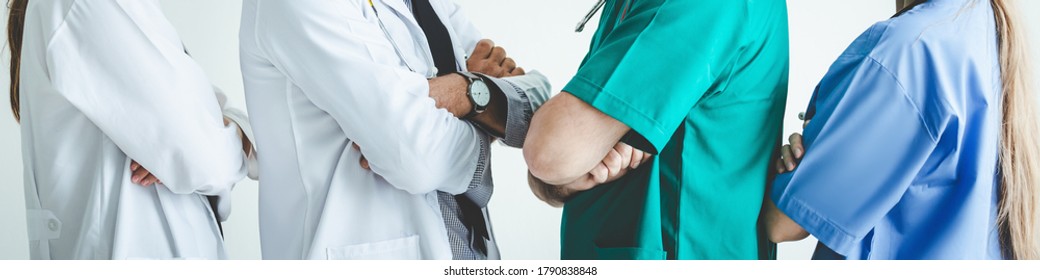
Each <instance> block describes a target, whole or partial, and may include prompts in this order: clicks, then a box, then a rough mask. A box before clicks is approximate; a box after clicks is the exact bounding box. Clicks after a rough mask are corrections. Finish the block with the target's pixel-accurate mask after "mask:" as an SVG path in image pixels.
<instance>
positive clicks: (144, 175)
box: [130, 161, 162, 187]
mask: <svg viewBox="0 0 1040 280" xmlns="http://www.w3.org/2000/svg"><path fill="white" fill-rule="evenodd" d="M130 172H131V173H133V176H131V177H130V182H133V183H134V184H139V185H142V186H146V187H147V186H151V185H153V184H156V183H159V184H162V181H159V179H158V178H155V175H154V174H152V173H151V172H148V169H144V167H141V164H138V163H137V161H130Z"/></svg>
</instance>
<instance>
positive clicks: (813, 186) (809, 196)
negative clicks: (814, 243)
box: [771, 57, 936, 255]
mask: <svg viewBox="0 0 1040 280" xmlns="http://www.w3.org/2000/svg"><path fill="white" fill-rule="evenodd" d="M840 59H848V58H840ZM839 63H840V62H839ZM844 65H848V66H845V67H837V68H832V69H831V72H830V73H828V74H827V76H826V77H824V80H823V82H821V83H820V88H819V95H818V96H817V100H816V101H817V104H816V116H815V117H814V118H813V120H812V121H811V122H810V123H809V126H808V127H806V129H805V146H806V153H805V156H804V157H803V159H802V162H801V164H800V165H799V166H798V168H797V169H795V170H794V171H793V172H790V173H786V174H781V175H779V176H778V177H777V178H776V181H775V182H774V186H773V190H772V193H771V197H772V199H773V201H774V202H775V203H776V205H777V207H779V208H780V210H782V211H783V212H784V213H785V214H787V215H788V216H789V217H791V219H793V220H794V221H795V222H797V223H798V224H799V225H801V226H802V227H803V228H805V230H806V231H808V232H809V233H811V234H812V235H814V236H816V238H818V239H819V240H820V242H823V243H824V244H825V245H827V246H828V247H830V248H831V249H833V250H834V251H836V252H838V253H839V254H842V255H848V254H849V253H850V252H852V249H853V248H855V246H857V244H860V242H861V241H862V240H863V238H864V237H865V236H867V234H868V233H870V231H871V230H872V229H873V228H874V226H875V225H876V224H877V223H878V222H879V221H880V220H881V219H882V218H883V217H884V216H885V215H886V214H887V213H888V212H889V210H891V209H892V208H893V207H894V206H895V204H896V203H897V202H898V201H899V199H900V198H901V197H902V196H903V193H904V192H906V190H907V188H908V187H909V186H910V185H911V184H912V183H913V180H914V179H915V177H916V176H917V174H918V173H919V171H920V169H921V167H922V166H923V165H924V163H925V161H926V159H927V158H928V156H929V155H930V154H931V152H932V151H933V150H934V148H935V146H936V144H935V143H936V141H935V139H936V137H935V134H934V133H932V131H934V130H930V129H929V126H928V125H927V123H926V121H925V119H924V118H923V117H922V114H921V113H920V110H918V108H917V106H916V105H915V104H914V103H913V102H912V101H911V99H910V98H909V97H908V96H907V95H906V93H905V91H904V89H903V87H902V86H901V85H900V83H899V81H898V80H897V79H896V77H895V76H893V75H892V74H891V72H889V71H888V69H886V68H885V67H884V66H883V65H881V64H879V63H878V62H877V61H875V60H873V59H871V58H869V57H867V58H862V62H861V63H847V64H844Z"/></svg>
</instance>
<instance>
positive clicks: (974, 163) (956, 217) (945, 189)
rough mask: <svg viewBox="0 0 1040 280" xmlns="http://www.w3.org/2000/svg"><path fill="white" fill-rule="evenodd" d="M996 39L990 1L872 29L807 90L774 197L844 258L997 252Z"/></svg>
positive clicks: (962, 1) (939, 4)
mask: <svg viewBox="0 0 1040 280" xmlns="http://www.w3.org/2000/svg"><path fill="white" fill-rule="evenodd" d="M997 46H998V44H997V37H996V33H995V23H994V19H993V11H992V8H991V7H990V4H989V1H971V0H931V1H928V2H927V3H925V4H921V5H919V6H917V7H915V8H914V9H912V10H910V11H909V12H907V13H904V14H903V15H901V16H899V17H896V18H892V19H889V20H887V21H883V22H880V23H877V24H875V25H874V26H872V27H871V28H870V29H868V30H867V31H866V32H864V33H863V34H862V35H860V37H859V38H858V39H856V41H855V42H853V43H852V45H851V46H849V48H848V49H847V50H846V51H845V52H844V53H843V54H842V55H841V57H839V58H838V60H837V61H836V62H834V64H833V65H832V66H831V68H830V70H829V71H828V73H827V74H826V76H825V77H824V78H823V80H822V81H821V82H820V84H819V86H818V87H817V90H816V96H815V97H814V101H815V102H814V104H812V105H811V106H814V107H813V108H810V109H812V110H809V111H815V114H814V116H813V119H812V121H811V122H810V123H809V125H808V127H806V129H805V131H804V134H805V142H804V143H805V146H806V154H805V157H804V158H803V160H802V162H801V164H800V166H799V167H798V168H797V169H796V170H795V171H793V172H790V173H786V174H782V175H780V176H778V177H777V179H776V181H775V182H774V186H773V190H772V193H771V198H772V199H773V201H774V202H775V203H776V205H777V206H778V207H779V208H780V209H781V210H782V211H783V212H784V213H786V214H787V215H788V216H790V217H791V218H792V219H793V220H794V221H796V222H797V223H798V224H800V225H802V227H804V228H805V229H806V230H807V231H808V232H809V233H811V234H812V235H814V236H816V237H817V238H818V239H819V240H820V242H822V243H823V244H824V245H826V247H827V248H829V249H831V250H833V252H835V253H837V254H840V255H842V256H845V257H847V258H848V259H1000V258H1001V250H1000V244H999V241H998V227H997V222H996V217H997V214H996V210H997V198H998V193H997V191H998V185H999V184H998V177H997V170H998V166H997V158H998V147H999V145H998V142H999V137H1000V122H1001V107H1002V106H1001V102H1000V101H1001V83H1000V81H1001V79H1000V65H999V61H998V53H997ZM825 249H826V248H825ZM822 251H827V250H822ZM817 257H825V256H820V255H818V256H817Z"/></svg>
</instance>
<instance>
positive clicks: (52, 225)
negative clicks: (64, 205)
mask: <svg viewBox="0 0 1040 280" xmlns="http://www.w3.org/2000/svg"><path fill="white" fill-rule="evenodd" d="M47 228H49V229H50V230H58V221H57V220H55V219H50V220H49V221H47Z"/></svg>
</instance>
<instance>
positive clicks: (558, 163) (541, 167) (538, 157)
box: [523, 145, 588, 185]
mask: <svg viewBox="0 0 1040 280" xmlns="http://www.w3.org/2000/svg"><path fill="white" fill-rule="evenodd" d="M544 147H545V145H528V146H527V147H524V150H523V152H524V160H525V161H526V162H527V168H528V170H530V172H531V175H532V176H534V177H535V178H538V179H539V180H542V182H545V183H547V184H550V185H563V184H566V183H570V182H572V181H574V180H575V179H577V178H579V177H581V175H584V174H585V173H587V172H588V171H585V172H581V171H578V170H576V169H575V168H570V167H569V166H568V165H567V164H566V162H565V161H564V160H562V158H563V157H562V156H561V155H554V153H553V152H551V151H549V150H547V149H544Z"/></svg>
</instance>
